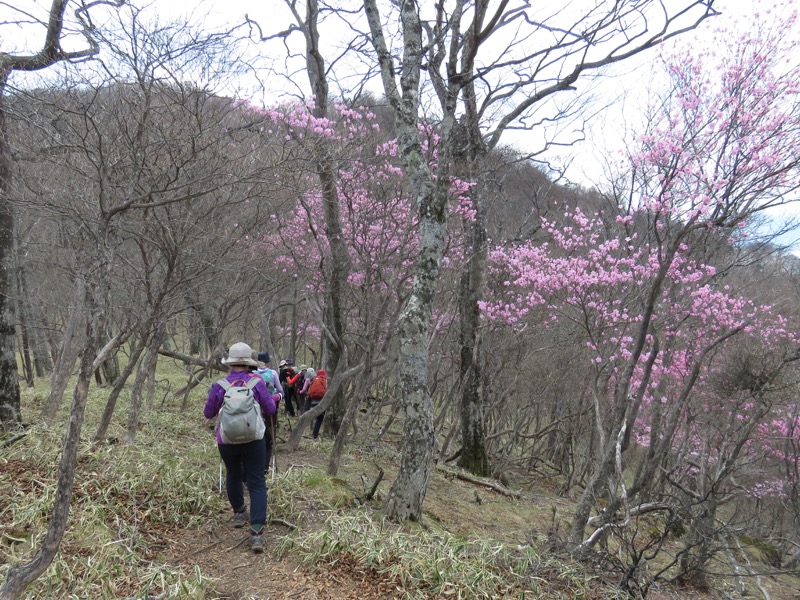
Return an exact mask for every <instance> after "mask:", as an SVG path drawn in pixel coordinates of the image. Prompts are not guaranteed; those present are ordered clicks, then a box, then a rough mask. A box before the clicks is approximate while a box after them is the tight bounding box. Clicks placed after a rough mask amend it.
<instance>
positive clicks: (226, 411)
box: [217, 377, 266, 444]
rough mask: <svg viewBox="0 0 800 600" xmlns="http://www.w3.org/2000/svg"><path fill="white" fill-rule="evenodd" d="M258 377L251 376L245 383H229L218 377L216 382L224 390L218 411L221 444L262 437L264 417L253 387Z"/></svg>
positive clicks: (264, 427)
mask: <svg viewBox="0 0 800 600" xmlns="http://www.w3.org/2000/svg"><path fill="white" fill-rule="evenodd" d="M259 381H261V378H260V377H251V378H250V379H248V380H247V382H246V383H245V382H244V381H236V382H234V383H230V382H229V381H228V380H226V379H220V380H219V381H218V382H217V383H218V384H220V385H221V386H222V389H223V390H225V398H224V399H223V401H222V408H221V409H220V411H219V432H220V438H221V439H222V443H223V444H246V443H247V442H252V441H255V440H260V439H263V438H264V430H265V429H266V426H265V425H264V418H263V417H262V416H261V406H260V405H259V404H258V401H257V400H256V397H255V394H254V393H253V388H255V387H256V385H257V384H258V382H259Z"/></svg>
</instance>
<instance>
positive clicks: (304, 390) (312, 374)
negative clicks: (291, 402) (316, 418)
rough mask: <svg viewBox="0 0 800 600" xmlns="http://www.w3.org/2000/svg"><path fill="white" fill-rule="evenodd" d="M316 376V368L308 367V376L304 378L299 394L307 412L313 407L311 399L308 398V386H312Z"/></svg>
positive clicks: (304, 410)
mask: <svg viewBox="0 0 800 600" xmlns="http://www.w3.org/2000/svg"><path fill="white" fill-rule="evenodd" d="M316 376H317V372H316V371H315V370H314V369H312V368H311V367H308V368H307V369H306V376H305V379H304V380H303V387H302V389H301V390H300V391H299V392H298V395H299V396H300V398H301V400H302V402H303V412H306V411H307V410H309V409H310V408H311V400H309V399H308V388H310V387H311V382H312V381H314V377H316Z"/></svg>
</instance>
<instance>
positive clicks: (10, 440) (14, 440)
mask: <svg viewBox="0 0 800 600" xmlns="http://www.w3.org/2000/svg"><path fill="white" fill-rule="evenodd" d="M26 435H28V432H27V431H23V432H22V433H18V434H17V435H15V436H14V437H10V438H8V439H7V440H3V448H8V447H9V446H11V445H12V444H16V443H17V442H18V441H20V440H21V439H22V438H24V437H25V436H26Z"/></svg>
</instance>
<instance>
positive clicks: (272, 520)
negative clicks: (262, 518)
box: [269, 519, 297, 531]
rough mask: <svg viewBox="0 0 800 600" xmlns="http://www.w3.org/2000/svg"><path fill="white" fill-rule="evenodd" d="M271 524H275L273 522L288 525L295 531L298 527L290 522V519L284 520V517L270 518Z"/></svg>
mask: <svg viewBox="0 0 800 600" xmlns="http://www.w3.org/2000/svg"><path fill="white" fill-rule="evenodd" d="M269 524H270V525H273V524H274V525H283V526H284V527H287V528H288V529H290V530H291V531H294V530H295V529H297V525H295V524H294V523H289V521H284V520H283V519H270V520H269Z"/></svg>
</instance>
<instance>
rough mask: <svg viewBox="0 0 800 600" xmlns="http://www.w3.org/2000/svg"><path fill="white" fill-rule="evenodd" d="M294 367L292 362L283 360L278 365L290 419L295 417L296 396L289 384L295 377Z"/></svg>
mask: <svg viewBox="0 0 800 600" xmlns="http://www.w3.org/2000/svg"><path fill="white" fill-rule="evenodd" d="M295 374H296V373H295V371H294V365H293V364H292V361H291V360H282V361H281V362H280V363H279V364H278V379H279V380H280V382H281V385H282V386H283V391H284V395H283V398H284V400H286V409H285V410H286V414H288V415H289V416H290V417H294V416H295V411H294V403H295V400H296V398H295V395H294V386H293V385H291V384H290V383H289V379H290V378H292V377H294V376H295Z"/></svg>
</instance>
